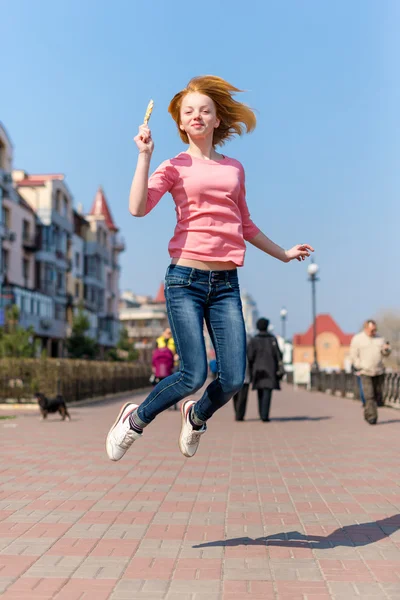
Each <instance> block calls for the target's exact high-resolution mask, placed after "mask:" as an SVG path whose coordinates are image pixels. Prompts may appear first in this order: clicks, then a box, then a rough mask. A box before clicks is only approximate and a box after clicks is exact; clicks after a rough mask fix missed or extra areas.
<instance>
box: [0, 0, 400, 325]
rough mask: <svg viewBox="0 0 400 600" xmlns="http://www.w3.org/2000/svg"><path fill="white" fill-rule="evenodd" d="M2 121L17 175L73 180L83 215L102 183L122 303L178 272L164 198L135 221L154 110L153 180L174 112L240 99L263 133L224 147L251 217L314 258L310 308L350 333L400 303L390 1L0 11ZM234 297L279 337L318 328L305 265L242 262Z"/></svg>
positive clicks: (72, 1) (87, 0)
mask: <svg viewBox="0 0 400 600" xmlns="http://www.w3.org/2000/svg"><path fill="white" fill-rule="evenodd" d="M1 12H2V15H1V21H2V56H3V60H2V69H1V73H2V77H1V82H2V93H1V95H0V120H1V121H2V122H3V123H4V125H5V126H6V128H7V131H8V133H9V135H10V137H11V139H12V141H13V144H14V148H15V166H16V167H17V168H23V169H26V170H27V171H28V172H31V173H34V172H63V173H65V175H66V178H67V184H68V186H69V188H70V189H71V191H72V194H73V196H74V199H75V205H77V204H78V203H79V202H81V203H82V204H83V206H84V208H85V210H89V208H90V206H91V203H92V199H93V197H94V194H95V192H96V189H97V186H98V185H99V184H101V185H102V186H103V188H104V190H105V193H106V196H107V198H108V201H109V203H110V206H111V210H112V213H113V216H114V218H115V221H116V222H117V224H118V225H119V226H120V228H121V233H122V235H123V236H124V237H125V240H126V243H127V251H126V252H125V253H124V255H123V256H122V276H121V288H122V289H127V288H128V289H132V290H134V291H136V292H138V293H143V294H155V293H156V291H157V288H158V286H159V284H160V282H161V280H162V279H163V277H164V273H165V270H166V267H167V265H168V262H169V257H168V253H167V245H168V241H169V239H170V237H172V233H173V228H174V224H175V212H174V209H173V201H172V199H171V197H170V196H165V197H164V198H163V200H162V201H161V203H160V204H159V205H158V207H157V208H156V209H155V210H154V211H153V213H151V214H150V215H149V216H148V217H146V218H145V219H135V218H134V217H131V216H130V215H129V213H128V193H129V187H130V182H131V178H132V175H133V172H134V168H135V164H136V156H137V153H136V149H135V145H134V142H133V141H132V138H133V137H134V135H135V134H136V130H137V126H138V124H140V122H141V120H142V119H143V114H144V111H145V108H146V106H147V103H148V101H149V99H150V98H153V99H154V101H155V109H154V112H153V116H152V119H151V127H152V131H153V137H154V140H155V144H156V149H155V152H154V155H153V162H152V168H155V167H156V166H157V164H158V163H160V162H161V161H163V160H164V159H166V158H169V157H171V156H173V155H175V154H177V153H178V152H180V151H181V150H182V149H183V146H182V145H181V142H180V140H179V137H178V134H177V132H176V129H175V125H174V123H173V121H172V119H171V118H170V116H169V115H168V112H167V106H168V103H169V100H170V99H171V98H172V96H173V95H174V94H175V93H176V92H177V91H179V90H180V89H182V88H183V87H184V86H185V85H186V83H187V81H188V80H189V79H190V78H191V77H192V76H194V75H200V74H208V73H211V74H215V75H219V76H222V77H224V78H225V79H227V80H228V81H230V82H232V83H233V84H234V85H236V86H238V87H240V88H242V89H245V90H246V93H245V94H242V95H241V97H242V99H243V100H244V101H246V102H247V103H248V104H249V105H251V106H252V107H253V108H255V109H256V111H257V117H258V126H257V128H256V130H255V132H254V133H252V134H251V135H248V136H245V137H243V138H240V139H238V140H235V141H234V142H231V143H229V144H228V145H226V146H224V152H225V153H226V154H228V155H230V156H233V157H235V158H237V159H239V160H240V161H242V163H243V164H244V166H245V169H246V180H247V196H248V198H247V199H248V204H249V208H250V212H251V215H252V218H253V220H254V221H255V222H256V224H257V225H258V226H259V227H260V228H261V229H262V230H263V231H264V232H265V233H266V234H267V235H268V236H269V237H271V238H272V239H273V240H274V241H276V242H277V243H279V244H280V245H282V246H284V247H290V246H292V245H294V244H295V243H304V242H309V243H311V244H312V245H313V246H314V247H315V249H316V253H315V259H316V261H317V262H318V264H319V265H320V269H321V270H320V281H319V282H318V291H317V305H318V311H319V312H330V313H331V314H332V316H333V317H334V318H335V319H336V320H337V321H338V323H339V325H341V326H342V328H343V329H344V330H345V331H347V332H352V331H354V330H357V329H358V328H359V326H360V324H361V321H362V320H363V319H364V318H365V317H369V316H371V315H376V314H377V313H378V312H379V311H381V310H383V309H385V308H396V307H398V305H399V298H400V278H399V265H398V262H399V250H398V243H397V239H396V234H397V235H398V231H399V222H400V219H399V217H400V209H399V202H398V194H399V191H400V181H399V172H400V170H399V168H398V166H399V165H398V157H399V156H400V152H399V151H400V137H399V119H398V107H399V106H400V103H399V100H400V97H399V96H400V94H399V92H400V84H399V78H398V57H399V41H398V35H397V31H398V24H399V17H400V4H399V3H398V2H397V0H380V1H379V2H377V1H376V0H352V1H351V2H349V1H348V0H347V1H346V0H336V1H335V2H323V1H322V2H321V0H290V1H289V0H279V1H278V0H276V1H275V0H274V1H272V0H263V1H261V0H253V1H252V2H251V3H243V2H242V1H238V0H229V1H221V0H214V2H205V3H198V2H188V1H185V2H182V1H181V0H177V1H174V2H173V3H167V2H164V1H163V0H153V1H151V0H147V1H146V2H144V1H141V0H135V1H130V0H114V2H113V3H110V2H108V1H107V2H106V1H105V0H68V1H67V0H58V1H57V2H54V1H48V0H37V1H36V2H31V0H12V1H11V0H3V2H2V8H1ZM240 275H241V284H242V287H243V288H245V289H246V290H247V291H248V292H250V293H251V294H252V295H253V296H254V298H255V299H256V301H257V303H258V307H259V310H260V312H261V313H262V314H263V315H265V316H268V317H270V319H271V320H272V322H273V323H275V325H276V328H277V330H278V331H279V310H280V308H281V306H282V305H285V306H286V308H287V309H288V312H289V314H288V333H290V334H292V333H295V332H300V331H302V330H305V329H306V328H307V327H308V326H309V324H310V319H311V306H310V305H311V289H310V284H309V283H308V281H307V272H306V266H305V265H304V264H300V263H297V262H296V264H294V263H293V264H289V265H284V264H282V263H278V262H277V261H274V260H273V259H271V258H270V257H268V256H267V255H265V254H262V253H261V252H260V251H259V250H256V249H255V248H253V247H251V246H250V247H249V249H248V252H247V255H246V263H245V267H244V268H243V269H241V273H240Z"/></svg>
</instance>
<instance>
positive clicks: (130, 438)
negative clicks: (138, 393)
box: [106, 402, 142, 460]
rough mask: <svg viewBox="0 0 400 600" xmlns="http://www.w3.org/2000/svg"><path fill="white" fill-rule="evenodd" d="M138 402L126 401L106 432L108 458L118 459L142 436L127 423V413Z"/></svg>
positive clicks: (128, 413)
mask: <svg viewBox="0 0 400 600" xmlns="http://www.w3.org/2000/svg"><path fill="white" fill-rule="evenodd" d="M137 407H138V404H131V403H130V402H128V403H127V404H124V406H123V407H122V408H121V410H120V411H119V415H118V417H117V420H116V421H115V423H114V425H113V426H112V427H111V429H110V431H109V432H108V436H107V441H106V449H107V455H108V458H109V459H110V460H120V459H121V458H122V457H123V456H124V454H125V452H126V451H127V450H128V448H130V447H131V446H132V444H133V442H134V441H135V440H137V439H138V438H140V437H142V434H141V433H138V432H137V431H134V430H133V429H131V428H130V425H129V415H130V414H131V413H132V412H133V411H134V410H136V408H137Z"/></svg>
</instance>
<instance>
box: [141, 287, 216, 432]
mask: <svg viewBox="0 0 400 600" xmlns="http://www.w3.org/2000/svg"><path fill="white" fill-rule="evenodd" d="M165 295H166V300H167V310H168V319H169V323H170V326H171V331H172V336H173V338H174V341H175V345H176V351H177V353H178V355H179V358H180V368H179V371H177V372H176V373H173V374H172V375H170V376H169V377H166V378H165V379H163V380H162V381H160V383H159V384H158V385H156V387H155V388H154V389H153V390H152V391H151V393H150V394H149V396H148V397H147V398H146V399H145V400H144V401H143V402H142V404H141V405H140V406H139V408H138V409H137V411H136V414H135V417H134V418H135V422H136V423H137V425H138V426H139V427H146V425H148V424H149V423H151V421H152V420H153V419H154V418H155V417H156V416H157V415H158V414H159V413H161V412H163V411H164V410H166V409H167V408H169V407H170V406H173V405H174V404H176V403H177V402H179V401H180V400H182V399H183V398H186V397H187V396H190V395H191V394H193V393H194V392H196V391H197V390H199V389H200V388H201V387H202V385H203V384H204V382H205V380H206V377H207V357H206V349H205V343H204V335H203V319H204V294H202V293H201V290H200V293H199V291H198V290H197V289H196V286H195V285H194V284H193V287H192V286H189V287H175V286H170V287H168V280H167V285H166V294H165Z"/></svg>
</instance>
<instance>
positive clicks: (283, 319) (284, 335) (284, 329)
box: [280, 306, 287, 342]
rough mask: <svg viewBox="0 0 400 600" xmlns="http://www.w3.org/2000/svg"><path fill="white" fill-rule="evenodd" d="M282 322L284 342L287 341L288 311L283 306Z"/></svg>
mask: <svg viewBox="0 0 400 600" xmlns="http://www.w3.org/2000/svg"><path fill="white" fill-rule="evenodd" d="M280 315H281V322H282V337H283V341H284V342H285V341H286V318H287V310H286V308H285V307H284V306H283V307H282V308H281V312H280Z"/></svg>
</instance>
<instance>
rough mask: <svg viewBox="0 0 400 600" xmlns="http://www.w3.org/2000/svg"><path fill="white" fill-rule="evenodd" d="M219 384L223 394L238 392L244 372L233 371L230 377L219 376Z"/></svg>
mask: <svg viewBox="0 0 400 600" xmlns="http://www.w3.org/2000/svg"><path fill="white" fill-rule="evenodd" d="M219 382H220V385H221V387H222V391H223V392H224V394H229V395H232V396H233V395H234V394H236V392H238V391H239V390H240V389H241V388H242V387H243V384H244V373H243V374H241V373H235V374H232V375H231V376H230V377H226V376H220V378H219Z"/></svg>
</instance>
